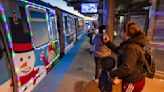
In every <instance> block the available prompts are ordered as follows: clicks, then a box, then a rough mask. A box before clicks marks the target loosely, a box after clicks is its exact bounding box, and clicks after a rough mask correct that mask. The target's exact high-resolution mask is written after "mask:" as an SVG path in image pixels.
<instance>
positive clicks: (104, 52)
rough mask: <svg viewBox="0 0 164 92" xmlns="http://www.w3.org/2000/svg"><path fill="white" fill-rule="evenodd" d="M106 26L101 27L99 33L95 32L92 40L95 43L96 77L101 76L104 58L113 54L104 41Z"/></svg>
mask: <svg viewBox="0 0 164 92" xmlns="http://www.w3.org/2000/svg"><path fill="white" fill-rule="evenodd" d="M105 29H106V26H104V25H101V26H100V27H99V31H98V34H95V37H94V38H93V40H92V42H93V44H94V47H93V48H94V50H93V55H94V58H95V67H96V68H95V79H96V80H97V79H98V78H99V73H100V69H101V68H103V62H102V59H103V58H105V57H110V56H111V50H110V49H109V48H108V47H107V46H106V45H105V44H104V42H103V33H105V32H104V31H105Z"/></svg>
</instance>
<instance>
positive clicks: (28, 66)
mask: <svg viewBox="0 0 164 92" xmlns="http://www.w3.org/2000/svg"><path fill="white" fill-rule="evenodd" d="M10 27H11V30H12V32H11V33H12V38H13V51H14V52H15V56H14V57H13V59H14V66H15V69H16V74H17V77H18V82H19V83H20V87H19V88H20V89H21V90H22V91H26V92H30V91H31V90H32V89H33V87H34V85H35V84H36V80H37V82H38V79H39V78H40V76H36V75H39V74H40V72H41V71H43V70H42V69H45V68H43V67H34V64H35V61H36V58H35V54H34V49H33V46H32V42H31V36H30V34H29V31H27V30H24V29H23V23H22V21H21V19H19V18H17V15H16V12H15V11H13V16H12V18H10ZM44 76H45V75H44ZM40 80H41V79H39V81H40ZM22 88H24V89H22Z"/></svg>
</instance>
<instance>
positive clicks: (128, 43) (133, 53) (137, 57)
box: [103, 21, 146, 92]
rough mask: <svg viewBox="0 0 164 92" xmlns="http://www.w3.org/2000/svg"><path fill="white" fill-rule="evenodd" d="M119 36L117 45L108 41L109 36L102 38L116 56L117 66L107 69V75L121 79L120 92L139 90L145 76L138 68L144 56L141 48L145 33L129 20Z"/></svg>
mask: <svg viewBox="0 0 164 92" xmlns="http://www.w3.org/2000/svg"><path fill="white" fill-rule="evenodd" d="M121 37H122V39H123V42H122V43H121V44H120V46H119V47H117V46H116V45H114V44H113V43H112V42H111V41H110V37H108V36H105V37H104V39H103V40H104V43H106V45H107V46H108V48H110V49H111V50H112V51H113V52H115V53H116V54H117V56H118V62H117V63H118V65H117V66H118V67H117V69H115V70H112V71H109V72H108V77H109V78H114V77H118V78H120V79H122V92H141V91H142V90H143V88H144V85H145V77H144V76H143V74H142V72H141V69H140V68H141V67H142V65H140V64H141V63H142V61H143V58H144V55H143V50H142V48H143V47H144V46H145V44H146V36H145V33H144V32H143V31H141V30H140V28H139V27H138V26H137V24H135V23H133V22H131V21H129V22H127V23H126V25H125V26H124V30H122V32H121ZM141 47H142V48H141ZM113 82H114V81H113ZM117 82H118V81H117Z"/></svg>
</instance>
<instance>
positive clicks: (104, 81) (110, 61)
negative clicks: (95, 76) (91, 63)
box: [99, 57, 115, 92]
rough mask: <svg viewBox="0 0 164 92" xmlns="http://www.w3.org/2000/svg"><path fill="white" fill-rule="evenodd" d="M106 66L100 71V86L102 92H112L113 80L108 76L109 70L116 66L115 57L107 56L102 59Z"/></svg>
mask: <svg viewBox="0 0 164 92" xmlns="http://www.w3.org/2000/svg"><path fill="white" fill-rule="evenodd" d="M102 62H103V65H104V68H102V71H101V73H100V77H99V88H100V90H101V92H111V91H112V84H113V81H112V79H111V78H109V76H108V74H107V73H108V72H109V71H111V70H112V69H113V68H114V67H115V59H114V58H112V57H105V58H103V60H102Z"/></svg>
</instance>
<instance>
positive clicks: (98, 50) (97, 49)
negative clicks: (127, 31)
mask: <svg viewBox="0 0 164 92" xmlns="http://www.w3.org/2000/svg"><path fill="white" fill-rule="evenodd" d="M102 38H103V35H102V34H96V35H95V36H94V38H93V40H92V42H93V44H94V47H93V53H94V56H95V57H108V56H111V50H110V49H109V48H108V47H107V46H106V44H104V43H103V41H102Z"/></svg>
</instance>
